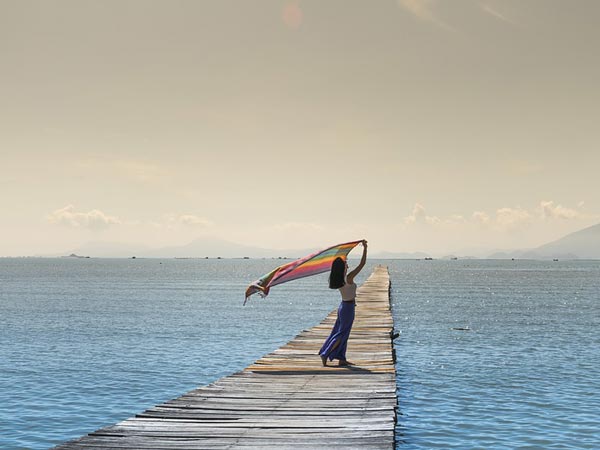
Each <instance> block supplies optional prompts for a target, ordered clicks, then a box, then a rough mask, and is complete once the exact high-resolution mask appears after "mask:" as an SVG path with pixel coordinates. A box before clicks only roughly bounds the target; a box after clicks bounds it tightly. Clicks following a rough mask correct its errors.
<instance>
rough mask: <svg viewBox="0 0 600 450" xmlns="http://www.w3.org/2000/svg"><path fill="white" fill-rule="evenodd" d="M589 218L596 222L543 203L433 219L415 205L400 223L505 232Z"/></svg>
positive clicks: (548, 203)
mask: <svg viewBox="0 0 600 450" xmlns="http://www.w3.org/2000/svg"><path fill="white" fill-rule="evenodd" d="M579 205H582V202H580V203H579ZM590 218H595V216H593V215H587V214H584V213H582V212H581V211H579V210H576V209H571V208H566V207H564V206H562V205H557V204H555V203H554V202H553V201H542V202H540V204H539V205H538V206H537V207H535V208H532V209H529V210H528V209H524V208H521V207H516V208H511V207H503V208H498V209H496V211H494V213H493V214H489V213H487V212H485V211H474V212H473V213H472V214H471V215H470V216H467V217H465V216H463V215H460V214H451V215H448V216H442V217H439V216H432V215H429V214H427V211H426V210H425V207H424V206H423V205H421V204H420V203H415V206H414V207H413V210H412V212H411V213H410V215H408V216H406V217H404V219H403V222H404V223H405V224H406V225H416V224H424V225H437V226H443V227H450V226H453V227H456V226H463V225H465V226H469V225H471V226H473V225H476V226H479V227H484V228H489V229H492V230H495V231H499V232H504V231H512V230H515V229H517V228H521V227H524V226H528V225H531V224H532V223H533V222H536V221H537V222H539V221H540V220H549V219H564V220H580V219H590Z"/></svg>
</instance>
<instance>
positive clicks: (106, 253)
mask: <svg viewBox="0 0 600 450" xmlns="http://www.w3.org/2000/svg"><path fill="white" fill-rule="evenodd" d="M317 250H318V248H304V249H285V250H274V249H268V248H261V247H254V246H249V245H243V244H237V243H235V242H230V241H226V240H223V239H218V238H213V237H205V238H200V239H196V240H194V241H192V242H190V243H188V244H186V245H180V246H170V247H162V248H151V247H146V246H141V245H129V244H121V243H114V242H99V241H95V242H89V243H87V244H84V245H82V246H81V247H79V248H76V249H73V250H70V251H68V252H66V253H65V254H67V255H68V254H75V255H80V256H91V257H101V258H131V257H133V256H135V257H137V258H205V257H209V258H217V257H222V258H244V257H249V258H279V257H281V258H299V257H301V256H305V255H308V254H310V253H312V252H315V251H317ZM353 253H356V255H354V256H359V252H356V251H355V252H353ZM370 257H372V258H378V259H424V258H429V257H430V255H429V254H427V253H423V252H413V253H407V252H379V253H371V254H370ZM454 258H456V257H455V256H454V255H448V256H446V257H444V258H443V259H454ZM489 258H493V259H506V258H508V259H510V258H528V259H551V258H559V259H578V258H579V259H600V224H597V225H593V226H591V227H588V228H585V229H583V230H579V231H576V232H574V233H571V234H568V235H566V236H564V237H563V238H561V239H558V240H556V241H553V242H549V243H547V244H544V245H542V246H540V247H537V248H534V249H528V250H514V251H503V252H496V253H493V254H492V255H489ZM460 259H464V257H460Z"/></svg>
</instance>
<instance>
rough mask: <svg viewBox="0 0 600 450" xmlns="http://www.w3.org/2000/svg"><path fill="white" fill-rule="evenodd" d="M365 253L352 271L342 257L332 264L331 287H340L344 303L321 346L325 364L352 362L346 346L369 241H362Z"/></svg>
mask: <svg viewBox="0 0 600 450" xmlns="http://www.w3.org/2000/svg"><path fill="white" fill-rule="evenodd" d="M362 245H363V254H362V258H361V259H360V263H359V264H358V266H357V267H356V269H354V270H353V271H352V272H350V273H348V274H346V272H347V271H348V263H347V262H346V261H344V259H342V258H336V259H335V260H334V261H333V264H331V273H330V274H329V288H330V289H339V290H340V293H341V294H342V303H340V306H339V308H338V317H337V320H336V321H335V325H334V326H333V330H331V334H330V335H329V337H328V338H327V340H326V341H325V343H324V344H323V347H321V350H320V351H319V355H321V361H322V362H323V365H324V366H326V365H327V358H329V361H333V360H334V359H337V360H339V363H338V364H339V365H340V366H348V365H350V364H351V363H350V362H348V361H347V360H346V347H347V346H348V338H349V337H350V330H352V322H354V307H355V306H356V284H355V283H354V277H355V276H356V275H358V273H359V272H360V271H361V269H362V268H363V267H364V266H365V262H366V261H367V241H365V240H363V241H362Z"/></svg>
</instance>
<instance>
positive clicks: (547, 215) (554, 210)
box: [539, 200, 584, 219]
mask: <svg viewBox="0 0 600 450" xmlns="http://www.w3.org/2000/svg"><path fill="white" fill-rule="evenodd" d="M581 203H582V202H580V204H581ZM582 206H583V205H582ZM539 211H540V214H541V217H542V219H580V218H584V215H583V214H582V213H581V212H579V211H577V210H575V209H571V208H565V207H564V206H561V205H555V204H554V202H553V201H551V200H550V201H541V202H540V206H539Z"/></svg>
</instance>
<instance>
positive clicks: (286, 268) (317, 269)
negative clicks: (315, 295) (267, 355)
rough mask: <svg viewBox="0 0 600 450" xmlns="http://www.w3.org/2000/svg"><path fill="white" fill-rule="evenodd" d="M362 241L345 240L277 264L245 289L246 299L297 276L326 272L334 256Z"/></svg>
mask: <svg viewBox="0 0 600 450" xmlns="http://www.w3.org/2000/svg"><path fill="white" fill-rule="evenodd" d="M361 242H362V241H352V242H346V243H345V244H339V245H334V246H333V247H329V248H326V249H325V250H321V251H318V252H316V253H313V254H312V255H308V256H305V257H304V258H300V259H297V260H295V261H292V262H289V263H287V264H284V265H283V266H279V267H277V268H276V269H273V270H272V271H271V272H269V273H267V274H266V275H263V276H262V277H260V278H259V279H258V280H256V281H255V282H254V283H252V284H250V286H248V289H246V300H245V301H244V304H246V302H247V301H248V298H249V297H250V296H251V295H252V294H255V293H257V292H258V293H259V294H260V295H261V296H262V297H266V296H267V295H268V294H269V290H270V289H271V287H273V286H276V285H278V284H281V283H285V282H287V281H292V280H297V279H298V278H304V277H309V276H311V275H317V274H319V273H323V272H327V271H329V270H330V269H331V264H332V263H333V261H334V260H335V258H338V257H340V258H343V259H344V260H345V259H346V258H347V257H348V253H350V250H352V249H353V248H354V247H356V246H357V245H358V244H360V243H361Z"/></svg>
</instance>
